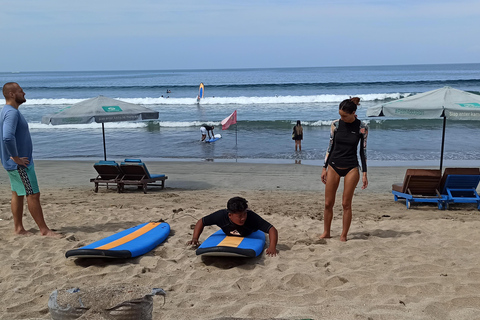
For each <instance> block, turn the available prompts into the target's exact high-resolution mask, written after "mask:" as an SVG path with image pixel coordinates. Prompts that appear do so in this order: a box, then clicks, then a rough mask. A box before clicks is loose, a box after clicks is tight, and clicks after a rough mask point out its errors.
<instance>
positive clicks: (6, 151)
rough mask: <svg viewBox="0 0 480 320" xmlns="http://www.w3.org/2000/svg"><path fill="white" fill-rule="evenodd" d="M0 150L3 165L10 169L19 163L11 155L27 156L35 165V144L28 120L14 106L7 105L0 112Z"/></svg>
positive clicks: (31, 163)
mask: <svg viewBox="0 0 480 320" xmlns="http://www.w3.org/2000/svg"><path fill="white" fill-rule="evenodd" d="M0 129H1V130H0V151H1V157H2V165H3V167H4V168H5V169H6V170H8V171H10V170H16V169H17V167H18V165H17V164H16V163H15V162H14V161H13V160H12V159H10V157H21V158H22V157H27V158H28V160H29V161H30V164H29V165H28V166H29V167H30V166H32V165H33V144H32V137H31V136H30V130H29V129H28V123H27V120H25V118H24V117H23V115H22V114H21V113H20V111H18V110H17V109H15V108H14V107H12V106H11V105H8V104H7V105H5V106H4V107H3V108H2V112H1V113H0Z"/></svg>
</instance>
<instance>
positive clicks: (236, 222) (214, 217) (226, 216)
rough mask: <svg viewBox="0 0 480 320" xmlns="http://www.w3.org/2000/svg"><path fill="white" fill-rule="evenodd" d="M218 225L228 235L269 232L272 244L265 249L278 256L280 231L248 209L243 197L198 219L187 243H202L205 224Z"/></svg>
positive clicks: (232, 200) (234, 198) (244, 235)
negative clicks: (259, 231)
mask: <svg viewBox="0 0 480 320" xmlns="http://www.w3.org/2000/svg"><path fill="white" fill-rule="evenodd" d="M211 225H217V226H218V227H220V228H221V229H222V230H223V232H225V234H226V235H229V236H241V237H246V236H248V235H249V234H251V233H252V232H254V231H257V230H262V231H263V232H265V233H268V237H269V239H270V245H269V247H268V248H267V250H266V251H265V253H266V254H267V255H268V256H276V255H277V253H278V251H277V242H278V231H277V229H275V227H274V226H273V225H271V224H270V223H269V222H267V221H265V220H264V219H263V218H262V217H260V216H259V215H258V214H256V213H255V212H253V211H251V210H248V201H247V200H246V199H244V198H242V197H233V198H231V199H230V200H228V202H227V209H222V210H218V211H215V212H214V213H212V214H209V215H208V216H205V217H203V218H201V219H200V220H198V221H197V224H196V225H195V229H194V230H193V235H192V240H190V241H188V242H187V245H197V246H198V245H200V241H198V239H199V238H200V235H201V234H202V232H203V228H204V226H211Z"/></svg>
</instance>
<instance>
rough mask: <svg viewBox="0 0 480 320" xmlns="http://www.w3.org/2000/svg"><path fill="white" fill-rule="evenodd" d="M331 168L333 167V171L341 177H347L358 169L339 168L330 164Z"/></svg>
mask: <svg viewBox="0 0 480 320" xmlns="http://www.w3.org/2000/svg"><path fill="white" fill-rule="evenodd" d="M330 166H331V167H332V169H333V170H335V172H336V173H337V174H338V175H339V176H340V177H345V176H346V175H347V174H348V173H349V172H350V171H352V170H353V169H355V168H357V167H350V168H337V167H336V166H335V165H334V164H331V163H330Z"/></svg>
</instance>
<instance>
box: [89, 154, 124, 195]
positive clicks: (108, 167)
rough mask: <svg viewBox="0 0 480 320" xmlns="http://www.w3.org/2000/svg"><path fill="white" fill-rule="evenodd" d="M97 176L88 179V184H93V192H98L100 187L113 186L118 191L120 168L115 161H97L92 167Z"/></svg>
mask: <svg viewBox="0 0 480 320" xmlns="http://www.w3.org/2000/svg"><path fill="white" fill-rule="evenodd" d="M93 167H94V168H95V170H96V171H97V173H98V175H97V176H96V177H95V178H93V179H90V182H93V183H95V192H98V187H99V186H100V185H106V186H107V188H108V184H115V185H116V186H117V190H118V184H117V183H118V181H119V180H120V178H121V176H122V174H123V173H122V171H121V169H120V166H119V165H118V163H116V162H115V161H99V162H97V163H95V164H94V165H93Z"/></svg>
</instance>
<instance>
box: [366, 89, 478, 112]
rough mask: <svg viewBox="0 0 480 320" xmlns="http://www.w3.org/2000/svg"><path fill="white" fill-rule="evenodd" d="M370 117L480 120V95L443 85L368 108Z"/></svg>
mask: <svg viewBox="0 0 480 320" xmlns="http://www.w3.org/2000/svg"><path fill="white" fill-rule="evenodd" d="M367 116H368V117H379V116H385V117H397V118H417V119H434V118H439V117H443V116H445V118H447V119H452V120H475V119H477V120H480V95H477V94H473V93H469V92H466V91H462V90H458V89H454V88H451V87H443V88H440V89H437V90H432V91H427V92H424V93H419V94H416V95H414V96H410V97H407V98H404V99H399V100H395V101H391V102H386V103H381V104H378V105H376V106H373V107H370V108H368V109H367Z"/></svg>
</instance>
